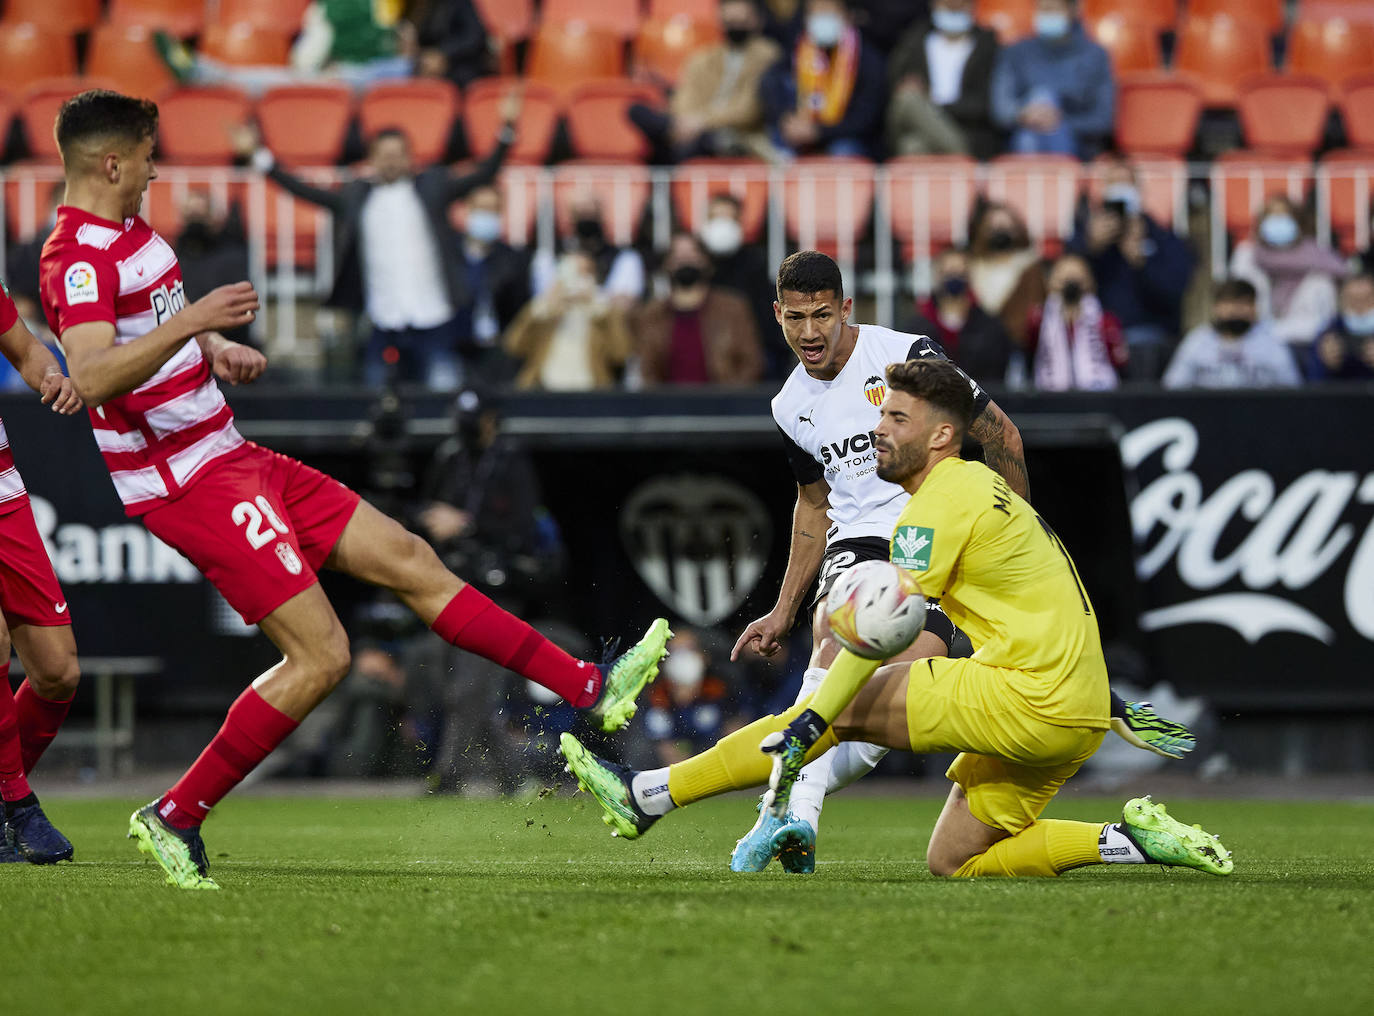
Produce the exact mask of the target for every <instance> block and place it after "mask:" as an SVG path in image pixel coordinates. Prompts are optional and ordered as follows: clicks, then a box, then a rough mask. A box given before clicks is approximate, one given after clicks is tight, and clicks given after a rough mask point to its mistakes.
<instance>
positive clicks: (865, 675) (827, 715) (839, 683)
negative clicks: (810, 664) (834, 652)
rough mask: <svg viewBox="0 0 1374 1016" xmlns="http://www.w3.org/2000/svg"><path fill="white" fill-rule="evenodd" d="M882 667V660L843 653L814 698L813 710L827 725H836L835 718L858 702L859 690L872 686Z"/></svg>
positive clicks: (833, 664) (812, 698) (844, 650)
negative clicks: (872, 681) (873, 677)
mask: <svg viewBox="0 0 1374 1016" xmlns="http://www.w3.org/2000/svg"><path fill="white" fill-rule="evenodd" d="M880 666H882V661H881V660H865V659H864V658H863V657H862V656H855V655H854V654H853V653H851V652H850V651H849V650H848V649H841V650H840V655H839V656H837V657H836V658H835V662H834V663H832V664H831V665H830V669H829V670H828V671H827V672H826V675H825V677H824V679H823V680H822V681H821V686H820V687H819V688H817V689H816V693H815V694H814V695H812V696H811V709H812V710H813V711H814V712H816V713H819V714H820V717H821V719H823V720H825V722H826V723H834V722H835V717H837V716H839V715H840V713H842V712H844V708H845V706H847V705H849V703H850V702H852V701H853V700H854V696H855V695H857V694H859V689H860V688H862V687H863V686H864V685H866V684H867V683H868V679H869V678H870V677H872V676H873V675H874V674H875V673H876V672H877V670H878V668H879V667H880Z"/></svg>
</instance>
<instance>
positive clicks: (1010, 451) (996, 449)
mask: <svg viewBox="0 0 1374 1016" xmlns="http://www.w3.org/2000/svg"><path fill="white" fill-rule="evenodd" d="M968 434H969V437H971V438H973V440H975V441H977V442H978V443H979V444H980V445H982V446H983V461H984V462H986V463H987V464H988V468H990V469H995V470H996V471H997V472H999V473H1001V474H1002V476H1003V477H1004V478H1005V479H1006V481H1007V483H1008V485H1009V486H1010V487H1011V489H1012V490H1014V491H1016V493H1018V494H1020V495H1021V496H1022V497H1023V498H1025V499H1026V500H1027V501H1029V500H1030V478H1029V477H1028V476H1027V475H1026V455H1025V449H1024V448H1023V447H1022V445H1021V432H1020V431H1019V430H1017V429H1016V424H1014V423H1012V422H1011V417H1009V416H1007V414H1006V413H1004V412H1002V410H1001V409H1000V408H999V407H998V405H997V403H995V402H989V403H988V404H987V408H986V409H984V410H983V411H982V412H981V413H979V414H978V416H977V418H975V419H974V421H973V424H972V425H971V426H970V427H969V429H968Z"/></svg>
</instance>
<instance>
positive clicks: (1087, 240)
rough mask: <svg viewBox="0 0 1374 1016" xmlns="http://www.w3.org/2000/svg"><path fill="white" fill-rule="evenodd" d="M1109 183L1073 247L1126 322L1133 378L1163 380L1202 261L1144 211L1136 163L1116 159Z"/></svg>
mask: <svg viewBox="0 0 1374 1016" xmlns="http://www.w3.org/2000/svg"><path fill="white" fill-rule="evenodd" d="M1103 184H1104V186H1103V191H1102V199H1101V200H1100V201H1098V202H1095V203H1092V204H1090V205H1087V206H1086V209H1085V211H1084V212H1083V213H1082V214H1080V215H1079V216H1078V222H1077V224H1076V228H1075V230H1074V235H1073V239H1072V240H1070V241H1069V249H1070V250H1072V251H1075V252H1076V253H1079V254H1082V255H1083V256H1084V257H1086V258H1087V259H1088V266H1089V267H1090V268H1091V269H1092V274H1093V278H1095V279H1096V280H1097V294H1098V298H1099V299H1101V301H1102V306H1103V307H1105V308H1106V309H1107V310H1108V311H1110V312H1111V313H1112V314H1113V315H1114V316H1115V317H1116V318H1117V320H1118V321H1120V322H1121V327H1122V330H1123V331H1124V332H1125V335H1126V345H1127V346H1128V347H1129V349H1130V352H1131V358H1130V363H1129V365H1128V367H1127V377H1129V378H1130V379H1131V380H1141V381H1157V380H1158V379H1159V376H1160V375H1161V374H1162V373H1164V366H1165V363H1166V362H1167V360H1168V354H1169V348H1170V346H1171V344H1172V343H1173V342H1174V341H1175V340H1176V339H1177V338H1178V335H1179V327H1180V326H1179V321H1180V318H1181V316H1182V313H1183V295H1184V293H1185V292H1186V291H1187V289H1188V281H1189V279H1190V278H1191V277H1192V273H1193V266H1194V264H1195V260H1196V259H1195V258H1194V257H1193V252H1192V250H1191V249H1189V247H1188V244H1187V243H1186V242H1185V241H1184V240H1183V239H1182V238H1181V237H1179V236H1178V235H1176V234H1175V233H1174V232H1173V231H1172V230H1169V229H1167V228H1166V227H1164V226H1162V225H1160V224H1159V223H1157V222H1155V220H1154V219H1152V218H1151V217H1150V216H1149V214H1147V213H1146V212H1145V210H1144V208H1143V206H1142V204H1141V198H1140V186H1139V182H1138V181H1137V179H1136V174H1135V169H1134V168H1133V167H1132V166H1131V164H1130V163H1129V162H1127V161H1126V160H1125V159H1121V158H1114V159H1112V160H1111V161H1110V162H1109V163H1108V164H1107V166H1106V168H1105V170H1104V174H1103Z"/></svg>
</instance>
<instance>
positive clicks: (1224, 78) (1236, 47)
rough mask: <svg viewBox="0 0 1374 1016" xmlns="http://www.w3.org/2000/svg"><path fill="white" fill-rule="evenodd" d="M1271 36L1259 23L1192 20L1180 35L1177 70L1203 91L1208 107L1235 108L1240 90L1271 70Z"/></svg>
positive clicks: (1225, 17)
mask: <svg viewBox="0 0 1374 1016" xmlns="http://www.w3.org/2000/svg"><path fill="white" fill-rule="evenodd" d="M1269 61H1270V49H1269V36H1268V35H1266V34H1265V32H1264V30H1263V29H1262V28H1260V27H1259V26H1258V25H1257V24H1256V23H1255V22H1253V21H1248V20H1241V19H1238V18H1233V17H1230V16H1228V15H1218V16H1217V17H1215V18H1188V19H1187V20H1186V21H1185V22H1184V23H1183V28H1182V29H1181V30H1180V31H1179V35H1178V49H1177V51H1176V52H1175V54H1174V69H1175V70H1177V71H1178V72H1179V73H1180V74H1186V75H1188V76H1189V77H1191V78H1192V79H1193V80H1195V81H1196V82H1197V83H1198V84H1199V85H1200V86H1201V87H1202V98H1203V101H1204V102H1205V103H1206V104H1207V105H1208V106H1234V105H1235V104H1236V97H1237V96H1236V86H1237V85H1238V84H1240V82H1241V80H1242V79H1244V78H1247V77H1250V76H1251V75H1253V74H1265V73H1267V72H1268V71H1269V70H1270V66H1269Z"/></svg>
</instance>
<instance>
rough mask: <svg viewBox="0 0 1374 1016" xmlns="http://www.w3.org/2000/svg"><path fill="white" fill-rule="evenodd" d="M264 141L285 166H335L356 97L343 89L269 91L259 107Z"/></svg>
mask: <svg viewBox="0 0 1374 1016" xmlns="http://www.w3.org/2000/svg"><path fill="white" fill-rule="evenodd" d="M257 115H258V126H259V127H261V128H262V139H263V142H264V143H265V144H266V145H267V147H268V148H270V149H271V150H272V154H273V155H275V156H276V157H277V158H278V159H280V160H281V161H282V162H284V163H287V164H288V165H297V166H332V165H334V163H336V162H338V161H339V159H340V157H342V155H343V148H344V139H345V138H346V137H347V135H348V124H349V121H350V120H352V118H353V93H352V92H350V91H349V90H348V89H347V88H346V87H344V86H343V85H323V84H321V85H286V86H284V87H281V88H270V89H268V90H267V91H266V92H264V93H263V94H262V96H261V97H260V98H259V99H258V103H257Z"/></svg>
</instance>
